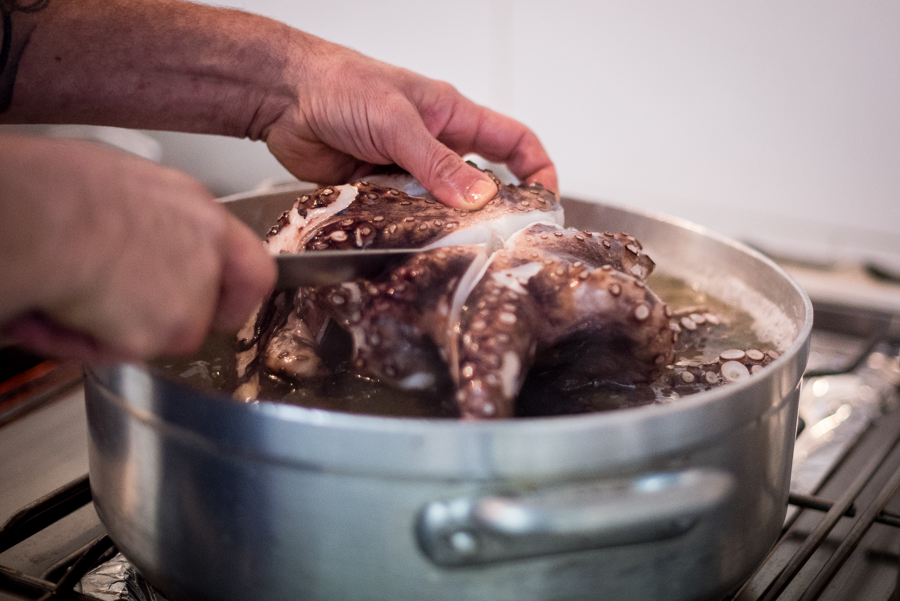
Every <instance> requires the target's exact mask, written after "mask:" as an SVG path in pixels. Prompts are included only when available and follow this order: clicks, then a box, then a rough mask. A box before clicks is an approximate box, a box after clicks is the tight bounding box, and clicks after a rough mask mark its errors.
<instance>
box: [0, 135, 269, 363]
mask: <svg viewBox="0 0 900 601" xmlns="http://www.w3.org/2000/svg"><path fill="white" fill-rule="evenodd" d="M274 277H275V268H274V263H273V261H272V259H271V257H269V256H268V254H267V253H266V252H265V251H264V249H263V247H262V245H261V244H260V241H259V239H258V238H256V236H254V235H253V233H252V232H251V231H250V230H249V229H247V228H246V227H245V226H244V225H243V224H242V223H240V222H239V221H238V220H237V219H235V218H234V217H233V216H231V215H230V214H229V213H228V212H227V211H225V210H224V209H223V208H222V207H221V206H219V205H217V204H216V203H215V202H214V200H213V198H212V196H211V195H210V194H209V192H208V191H207V190H206V189H205V188H204V187H203V186H202V185H201V184H200V183H199V182H196V181H195V180H193V179H191V178H190V177H188V176H186V175H184V174H182V173H179V172H177V171H173V170H171V169H167V168H164V167H160V166H158V165H156V164H154V163H152V162H150V161H146V160H144V159H141V158H138V157H135V156H132V155H128V154H125V153H123V152H120V151H117V150H112V149H108V148H105V147H102V146H99V145H96V144H93V143H87V142H76V141H71V140H47V139H32V138H24V137H15V136H3V137H2V138H0V329H2V330H3V331H4V333H5V334H6V335H8V336H11V337H13V338H14V339H16V340H17V341H19V342H21V343H22V344H24V345H26V346H28V347H30V348H32V349H34V350H36V351H38V352H42V353H45V354H48V355H51V356H61V357H71V358H77V359H82V360H87V361H108V360H133V359H140V358H147V357H151V356H154V355H158V354H167V353H172V354H176V353H186V352H190V351H192V350H194V349H196V348H197V347H198V346H199V345H200V343H201V342H202V340H203V339H204V337H205V336H206V333H207V331H208V330H209V329H210V328H211V327H213V328H216V329H222V330H231V329H237V328H238V327H239V326H240V325H241V324H242V323H243V321H244V320H246V318H247V317H248V316H249V314H250V313H251V311H252V310H253V308H254V307H255V306H256V304H258V303H259V301H260V300H261V299H262V297H263V296H264V294H265V292H266V291H267V290H268V289H269V288H270V286H271V285H272V284H273V282H274Z"/></svg>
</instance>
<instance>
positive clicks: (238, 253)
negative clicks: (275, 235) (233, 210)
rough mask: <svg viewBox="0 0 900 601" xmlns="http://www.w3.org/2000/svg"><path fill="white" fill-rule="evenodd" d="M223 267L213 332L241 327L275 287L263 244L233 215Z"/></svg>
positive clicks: (228, 230) (273, 265) (273, 274)
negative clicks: (214, 330)
mask: <svg viewBox="0 0 900 601" xmlns="http://www.w3.org/2000/svg"><path fill="white" fill-rule="evenodd" d="M227 219H228V220H227V222H226V223H227V226H226V236H225V247H224V249H223V254H224V264H223V266H222V281H221V289H220V291H219V302H218V307H217V308H216V313H215V317H214V320H213V324H212V325H213V328H214V329H216V330H218V331H224V332H229V331H233V330H237V329H238V328H239V327H241V326H242V325H243V324H244V322H245V321H246V320H247V318H248V317H249V316H250V314H251V313H252V312H253V310H254V309H255V308H256V307H257V306H258V305H259V303H260V302H261V301H262V299H263V297H265V295H266V293H268V292H269V291H270V290H271V289H272V287H273V286H274V285H275V262H274V261H273V260H272V257H271V256H270V255H269V253H267V252H266V250H265V249H264V247H263V244H262V240H260V239H259V238H257V237H256V235H255V234H254V233H253V232H252V231H250V229H249V228H248V227H247V226H245V225H244V224H243V223H241V222H240V221H239V220H238V219H237V218H235V217H233V216H232V215H228V217H227Z"/></svg>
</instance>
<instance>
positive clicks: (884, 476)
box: [0, 336, 900, 601]
mask: <svg viewBox="0 0 900 601" xmlns="http://www.w3.org/2000/svg"><path fill="white" fill-rule="evenodd" d="M882 342H884V339H883V338H879V339H878V340H873V341H872V342H871V343H870V344H867V345H866V346H865V350H864V352H863V353H862V354H861V355H860V356H859V357H858V358H857V360H855V361H853V362H851V364H850V365H848V366H847V367H846V368H845V369H842V370H840V371H830V372H822V371H817V372H807V374H805V376H804V377H807V378H808V377H813V376H815V377H818V376H823V375H834V374H839V373H847V372H851V371H854V370H855V369H857V368H858V367H859V366H860V365H861V364H862V363H863V361H864V360H865V357H866V356H867V355H868V354H869V353H871V352H872V350H873V349H874V348H876V346H877V345H878V344H879V343H882ZM887 343H888V344H890V345H891V346H892V348H894V349H896V346H897V341H896V340H893V336H890V340H888V341H887ZM876 429H878V430H879V432H877V433H869V435H868V436H866V437H865V439H866V440H867V441H868V442H867V443H866V444H864V445H861V444H857V445H856V446H855V447H854V448H853V449H850V450H848V452H847V453H846V454H845V455H844V456H843V457H842V458H841V460H840V461H839V462H838V465H837V466H836V467H835V471H838V470H840V468H841V467H842V464H844V463H847V460H848V457H850V456H851V455H853V454H854V453H857V454H862V455H864V456H865V459H866V460H865V462H864V464H863V465H862V467H852V468H850V469H851V471H852V475H853V477H852V479H851V480H850V481H848V482H849V483H848V484H846V485H845V486H844V488H843V493H842V494H840V495H838V496H837V498H836V500H835V501H831V500H827V499H825V498H820V497H818V496H811V495H802V494H794V493H792V494H791V495H790V498H789V503H790V504H792V505H794V506H795V507H797V508H798V509H800V511H799V512H798V513H797V515H795V516H794V517H793V518H792V519H791V520H790V521H789V523H788V524H787V525H786V528H785V530H784V532H783V533H782V536H781V538H780V539H779V541H778V542H777V543H776V545H775V547H774V548H773V551H772V553H770V555H769V557H768V558H767V559H766V560H765V561H764V562H763V564H762V565H761V566H760V568H759V569H758V570H757V571H756V572H755V573H754V574H753V575H752V576H751V577H750V578H749V579H748V580H747V583H745V584H744V586H743V587H741V589H739V590H738V591H737V593H735V594H734V595H733V596H731V597H729V599H730V600H731V601H774V600H776V599H788V598H790V599H798V600H799V601H811V600H813V599H818V598H820V597H821V596H822V595H823V593H824V592H825V590H826V587H828V586H829V584H830V583H831V582H832V581H833V579H834V578H835V576H836V575H837V574H838V572H839V571H840V570H841V568H842V566H844V565H845V563H846V562H847V560H848V558H849V557H850V556H851V554H852V553H853V551H854V550H855V549H856V548H857V547H858V546H859V544H860V542H861V541H862V539H863V537H864V536H865V535H866V533H867V532H868V531H869V530H870V529H871V528H872V526H873V525H874V524H876V523H878V524H883V525H886V526H889V527H891V528H892V529H893V530H895V531H897V532H900V530H897V529H898V528H900V513H896V512H892V511H889V510H887V509H886V506H887V505H888V503H889V502H890V501H891V499H893V498H894V496H895V494H896V493H897V491H898V489H900V411H895V412H893V414H892V415H888V416H885V419H883V420H881V421H880V423H879V424H878V426H877V427H876ZM876 434H877V435H876ZM845 471H846V470H845ZM864 490H867V494H866V497H867V499H870V500H866V501H865V508H864V509H863V510H862V511H861V512H859V511H858V508H857V506H856V505H857V503H860V504H861V493H862V492H863V491H864ZM90 502H91V491H90V484H89V481H88V477H87V476H86V475H85V476H83V477H81V478H78V479H76V480H74V481H72V482H71V483H69V484H67V485H65V486H63V487H61V488H59V489H57V490H56V491H53V492H52V493H50V494H48V495H47V496H45V497H43V498H41V499H38V500H36V501H34V502H33V503H30V504H29V505H27V506H25V507H23V508H22V509H21V510H19V511H18V512H17V513H16V514H14V515H13V516H12V517H11V518H10V519H9V520H8V521H7V522H6V523H5V524H4V525H3V526H2V527H0V554H2V553H4V552H6V551H7V550H9V549H11V548H12V547H14V546H16V545H18V544H20V543H22V542H23V541H25V540H26V539H28V538H30V537H31V536H33V535H35V534H36V533H38V532H40V531H41V530H43V529H44V528H47V527H49V526H50V525H52V524H53V523H55V522H57V521H58V520H60V519H62V518H64V517H65V516H67V515H69V514H71V513H72V512H74V511H76V510H78V509H80V508H81V507H84V506H85V505H87V504H88V503H90ZM813 511H814V512H824V516H822V517H821V519H820V520H819V521H818V522H817V523H816V524H815V526H814V527H813V528H812V529H811V530H810V531H809V532H808V533H803V534H802V535H801V537H800V542H799V543H798V544H796V545H795V546H796V548H795V549H794V550H793V551H792V552H791V553H789V554H785V553H781V554H780V556H779V553H777V551H778V550H779V549H780V548H782V547H783V546H786V545H788V542H789V540H790V539H791V538H793V539H795V540H796V539H797V535H798V523H799V522H800V518H801V517H802V516H804V515H806V514H807V512H813ZM857 514H859V517H858V518H857V517H856V516H857ZM854 518H855V521H854V522H853V523H852V526H851V527H850V528H849V529H845V531H844V532H843V533H842V534H841V535H840V537H839V538H838V539H835V537H834V536H833V533H834V531H835V527H836V526H837V525H838V524H839V523H841V522H842V520H849V519H854ZM829 535H832V536H831V537H829ZM898 540H900V539H898ZM115 553H116V549H115V547H114V545H113V543H112V541H110V539H109V538H108V537H107V536H101V537H99V538H97V539H96V540H94V541H92V542H91V543H89V544H88V545H86V546H85V547H84V548H82V549H80V550H79V551H78V552H76V553H74V554H73V555H71V556H69V557H66V558H63V559H61V560H60V561H59V562H58V563H57V564H56V565H54V567H52V568H51V569H50V570H48V571H47V572H46V573H44V574H42V576H41V577H40V578H36V577H33V576H30V575H28V574H25V573H23V572H21V571H18V570H15V569H12V568H10V567H7V566H4V565H0V592H4V593H9V594H11V595H13V598H20V599H39V600H53V599H76V600H81V601H97V598H96V597H92V596H88V595H85V594H83V593H80V592H77V591H76V590H75V586H76V584H77V583H78V582H79V581H80V580H81V578H82V577H83V576H84V575H85V574H86V573H87V572H89V571H90V570H91V569H93V568H94V567H96V566H97V565H99V564H101V563H103V562H105V561H107V560H108V559H109V558H111V557H112V556H113V555H115ZM823 553H824V554H825V556H826V558H825V559H824V560H823V559H821V557H820V559H819V561H818V565H812V566H809V565H808V564H809V563H810V558H811V557H813V555H814V554H818V555H819V556H821V555H822V554H823ZM898 557H900V556H895V557H894V561H895V562H896V561H897V560H898ZM819 566H821V567H819ZM817 567H818V571H815V570H816V568H817ZM804 568H806V572H807V576H806V578H805V579H804V580H806V581H808V584H807V585H806V586H805V588H803V589H802V590H801V591H800V592H799V593H797V592H796V591H794V592H789V593H788V594H786V591H789V589H790V588H791V586H792V585H793V584H794V583H795V581H796V580H797V579H798V575H800V574H801V572H802V571H803V570H804ZM810 571H812V572H813V573H814V575H813V576H812V577H811V578H810V576H809V575H808V572H810ZM896 573H897V576H896V578H895V580H894V582H893V583H892V584H893V586H892V587H891V588H889V589H888V590H887V591H885V595H886V596H883V597H881V598H882V599H885V600H886V601H900V566H898V567H897V570H896ZM760 582H762V584H760ZM794 588H796V587H794Z"/></svg>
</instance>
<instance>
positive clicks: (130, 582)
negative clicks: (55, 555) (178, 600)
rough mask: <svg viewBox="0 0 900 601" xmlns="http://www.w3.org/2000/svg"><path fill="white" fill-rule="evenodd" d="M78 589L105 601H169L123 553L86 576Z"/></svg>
mask: <svg viewBox="0 0 900 601" xmlns="http://www.w3.org/2000/svg"><path fill="white" fill-rule="evenodd" d="M76 589H77V590H79V591H80V592H82V593H84V594H85V595H90V596H91V597H96V598H97V599H102V600H103V601H167V600H166V598H165V597H163V596H162V595H161V594H160V593H159V592H157V591H156V590H154V588H153V587H152V586H150V583H148V582H147V581H146V580H145V579H144V577H143V576H141V575H140V574H139V573H138V571H137V569H136V568H135V567H134V565H132V563H131V562H130V561H128V559H126V558H125V556H124V555H122V554H121V553H118V554H116V555H115V556H114V557H113V558H112V559H110V560H109V561H107V562H106V563H102V564H100V565H99V566H97V567H96V568H94V569H93V570H91V571H90V572H88V573H87V574H85V576H84V578H82V579H81V582H80V583H79V585H78V586H77V587H76Z"/></svg>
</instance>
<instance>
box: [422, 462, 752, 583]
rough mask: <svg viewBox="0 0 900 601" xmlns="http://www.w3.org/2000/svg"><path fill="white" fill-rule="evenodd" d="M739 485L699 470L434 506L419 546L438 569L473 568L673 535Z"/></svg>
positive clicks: (716, 472)
mask: <svg viewBox="0 0 900 601" xmlns="http://www.w3.org/2000/svg"><path fill="white" fill-rule="evenodd" d="M734 488H735V481H734V477H733V476H732V475H731V474H730V473H728V472H724V471H721V470H715V469H708V468H694V469H689V470H685V471H681V472H659V473H651V474H644V475H642V476H639V477H637V478H622V479H615V480H604V481H601V482H591V483H585V484H577V485H574V486H573V485H567V486H560V487H557V488H552V489H545V490H540V491H535V492H527V493H514V494H508V495H490V496H485V497H480V498H469V497H460V498H456V499H450V500H443V501H433V502H431V503H429V504H428V505H426V506H425V507H424V508H423V509H422V511H421V512H420V513H419V517H418V519H417V523H416V535H417V538H418V541H419V546H420V547H421V549H422V551H423V552H424V553H425V555H427V556H428V558H429V559H431V561H433V562H434V563H436V564H437V565H440V566H446V567H454V566H470V565H478V564H485V563H493V562H498V561H505V560H508V559H516V558H521V557H533V556H539V555H548V554H551V553H563V552H567V551H583V550H587V549H596V548H600V547H609V546H613V545H627V544H633V543H642V542H649V541H655V540H662V539H667V538H673V537H675V536H679V535H681V534H684V533H686V532H687V531H689V530H690V529H691V528H693V527H694V525H695V524H696V523H697V521H698V520H699V519H700V518H701V517H702V516H703V515H704V514H705V513H707V512H709V511H710V510H712V509H714V508H715V507H717V506H718V505H719V504H721V503H722V502H723V501H724V500H725V499H726V498H727V497H729V496H730V495H731V493H732V491H733V490H734Z"/></svg>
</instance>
